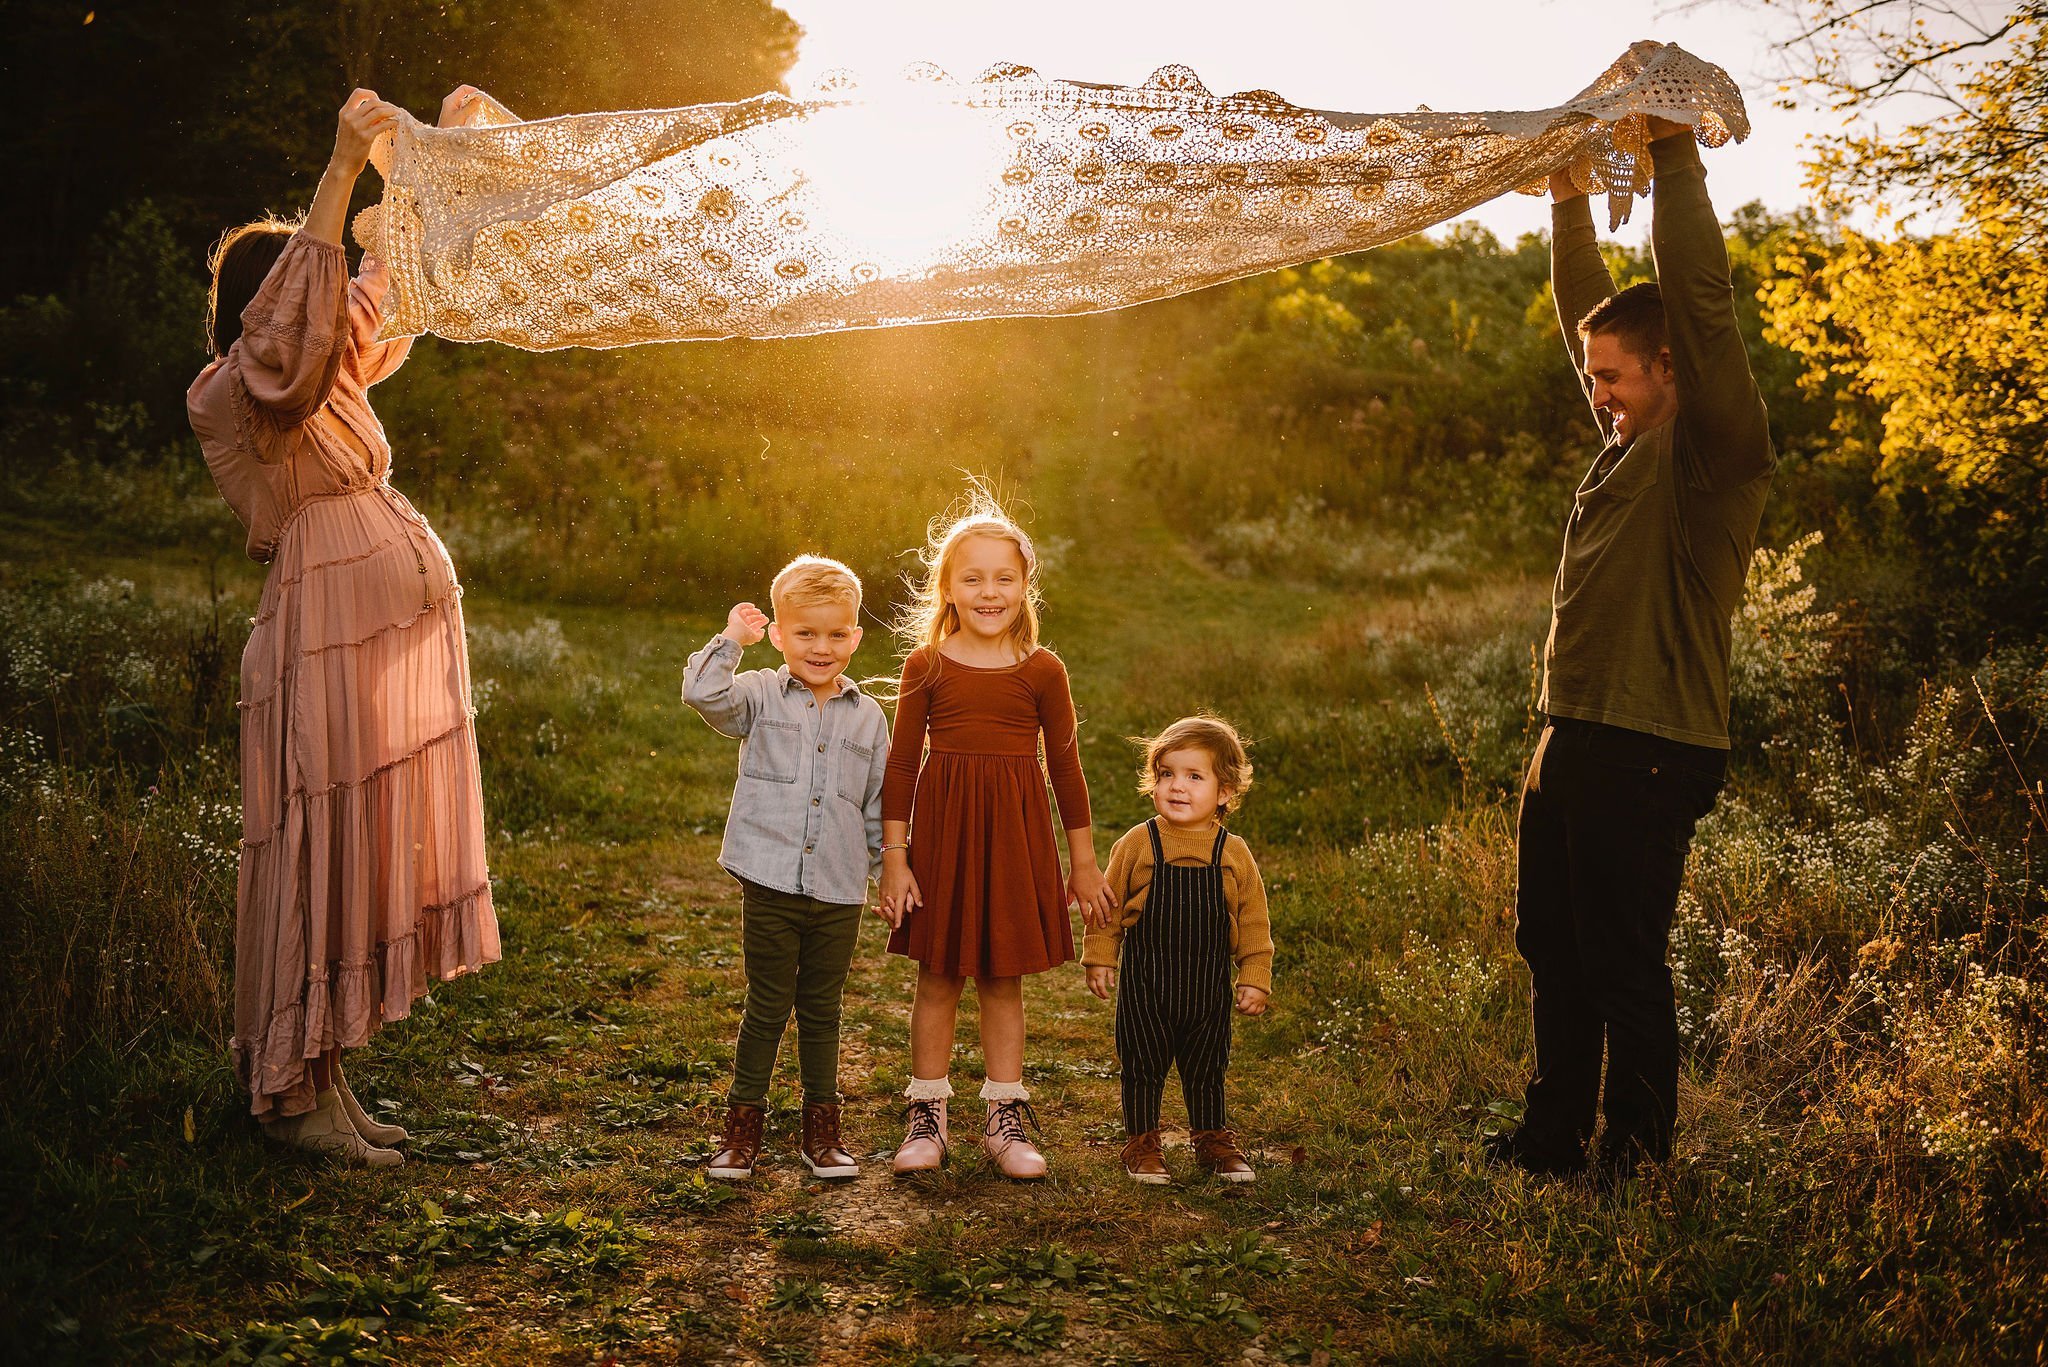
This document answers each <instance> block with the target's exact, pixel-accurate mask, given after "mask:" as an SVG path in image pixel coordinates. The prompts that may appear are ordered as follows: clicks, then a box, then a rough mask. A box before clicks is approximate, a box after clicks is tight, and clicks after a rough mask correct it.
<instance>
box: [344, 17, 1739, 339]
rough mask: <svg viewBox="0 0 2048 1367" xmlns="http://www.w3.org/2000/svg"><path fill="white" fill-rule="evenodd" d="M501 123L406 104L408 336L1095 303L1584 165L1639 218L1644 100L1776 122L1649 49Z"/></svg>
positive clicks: (1618, 205) (388, 323)
mask: <svg viewBox="0 0 2048 1367" xmlns="http://www.w3.org/2000/svg"><path fill="white" fill-rule="evenodd" d="M485 109H486V114H485V117H484V119H483V120H482V122H481V123H480V124H479V126H476V127H470V128H448V129H441V128H432V127H428V126H426V125H423V124H420V123H418V122H416V121H413V120H410V119H402V120H401V121H400V126H399V128H398V129H397V131H396V134H395V136H394V137H393V139H392V141H391V144H390V145H389V146H388V147H386V148H383V149H381V150H380V154H379V156H378V169H379V170H380V171H382V172H383V173H384V176H385V187H384V199H383V202H382V203H381V204H379V205H376V206H373V207H371V208H370V209H368V210H365V211H364V213H363V214H362V215H361V216H359V217H358V220H357V223H356V236H357V239H358V240H359V241H361V242H362V243H363V245H364V246H366V247H368V248H370V249H371V250H373V251H374V252H375V253H376V254H377V255H378V256H380V257H382V258H383V259H384V261H385V262H386V263H387V264H388V265H389V266H390V268H391V290H390V293H389V294H388V295H387V296H386V299H385V303H384V325H383V332H382V334H381V335H382V336H384V337H397V336H404V335H410V334H414V333H420V332H433V333H435V334H437V335H439V336H442V337H446V338H450V339H452V340H456V341H465V342H480V341H497V342H503V343H506V344H508V345H511V346H516V347H524V348H528V349H532V350H546V349H551V348H555V347H567V346H586V347H610V346H627V345H631V344H633V343H637V342H657V341H677V340H685V339H703V338H726V337H791V336H799V335H803V334H808V333H819V332H832V331H836V330H840V329H846V328H865V327H882V326H888V325H893V324H902V323H933V322H943V321H948V320H955V319H967V318H991V317H1007V316H1020V315H1032V316H1044V315H1052V314H1069V313H1092V312H1095V311H1098V310H1102V309H1113V308H1122V307H1124V306H1126V305H1129V304H1136V303H1141V302H1143V301H1145V300H1150V299H1160V298H1164V297H1166V296H1168V295H1174V294H1180V293H1183V292H1185V291H1188V290H1193V289H1200V288H1202V287H1203V286H1205V285H1214V284H1218V283H1220V282H1222V281H1226V280H1234V279H1237V278H1239V277H1242V276H1247V275H1252V274H1255V273H1257V272H1260V271H1268V270H1273V269H1276V268H1278V267H1282V266H1291V265H1297V264H1299V263H1301V262H1304V261H1311V260H1315V259H1316V258H1319V257H1324V256H1331V255H1335V254H1338V253H1342V252H1352V251H1358V250H1361V249H1363V248H1367V247H1374V246H1379V245H1381V244H1383V243H1386V242H1391V241H1393V240H1395V239H1396V238H1400V237H1403V236H1406V235H1408V234H1410V233H1414V232H1417V231H1419V230H1421V229H1423V228H1427V227H1429V226H1430V225H1432V224H1436V223H1441V222H1443V221H1445V220H1447V219H1450V218H1452V217H1455V216H1456V215H1458V214H1460V213H1462V212H1464V211H1465V210H1467V209H1470V208H1471V207H1473V206H1474V205H1477V204H1481V203H1484V202H1485V201H1487V200H1490V199H1493V198H1494V197H1496V196H1498V195H1500V194H1503V193H1505V192H1506V191H1509V190H1513V189H1522V190H1525V191H1527V192H1529V193H1541V192H1542V189H1543V185H1542V182H1543V181H1544V180H1545V179H1546V178H1547V177H1548V176H1549V174H1550V173H1551V172H1553V171H1555V170H1558V169H1560V168H1569V169H1570V171H1571V174H1572V175H1573V176H1574V178H1575V179H1576V181H1577V183H1578V184H1579V185H1580V186H1582V187H1584V188H1586V189H1588V190H1590V191H1594V192H1605V193H1606V194H1607V196H1608V199H1609V208H1610V217H1611V218H1612V220H1613V221H1614V223H1615V224H1617V225H1618V224H1619V223H1621V222H1622V221H1624V220H1625V219H1626V217H1627V214H1628V210H1629V205H1630V202H1631V200H1632V198H1633V197H1634V196H1636V195H1639V194H1642V193H1644V192H1645V191H1647V190H1648V188H1649V167H1648V166H1647V164H1646V163H1647V157H1646V155H1645V130H1646V127H1647V124H1646V122H1645V116H1647V115H1658V116H1661V117H1663V118H1667V119H1673V120H1677V121H1679V122H1682V123H1686V124H1689V125H1690V126H1692V128H1693V129H1694V130H1695V133H1696V136H1697V137H1698V138H1699V140H1700V141H1701V142H1703V143H1705V144H1707V145H1709V146H1718V145H1719V144H1721V143H1723V142H1726V141H1727V140H1728V139H1729V138H1730V137H1733V138H1736V139H1738V140H1739V139H1741V138H1744V137H1746V136H1748V133H1749V120H1748V115H1747V113H1746V112H1745V110H1744V108H1743V103H1742V95H1741V92H1740V91H1739V90H1738V89H1737V87H1736V85H1735V83H1734V81H1732V80H1731V79H1729V77H1728V74H1727V73H1726V72H1724V71H1723V70H1721V69H1720V68H1719V67H1716V66H1713V65H1711V64H1709V63H1707V62H1703V61H1701V60H1700V59H1698V58H1696V57H1694V56H1692V55H1691V54H1689V53H1687V52H1685V51H1683V50H1681V49H1680V48H1678V47H1676V46H1671V45H1666V44H1661V43H1648V42H1645V43H1637V44H1636V45H1635V46H1633V47H1631V48H1630V49H1629V50H1628V51H1627V52H1626V53H1624V54H1623V55H1622V57H1621V58H1620V60H1618V61H1616V62H1615V63H1614V65H1612V66H1610V67H1609V68H1608V69H1607V70H1606V71H1605V72H1603V73H1602V74H1601V75H1600V77H1599V79H1598V80H1596V81H1594V82H1593V83H1592V84H1591V85H1590V86H1588V87H1586V89H1585V90H1583V91H1581V92H1580V93H1579V94H1578V95H1577V96H1575V97H1573V98H1572V99H1571V100H1569V101H1567V102H1566V103H1564V104H1561V105H1558V106H1557V107H1556V108H1553V109H1540V110H1533V111H1526V112H1518V113H1504V112H1487V113H1470V114H1439V113H1435V112H1433V111H1431V110H1429V109H1427V108H1424V109H1418V110H1416V111H1415V112H1413V113H1409V114H1346V113H1333V112H1327V111H1323V110H1314V109H1303V108H1299V107H1297V106H1295V105H1292V104H1289V103H1288V102H1287V101H1286V100H1284V99H1282V98H1280V97H1279V96H1278V95H1275V94H1273V93H1272V92H1271V91H1266V90H1253V91H1246V92H1243V93H1241V94H1236V95H1225V96H1219V95H1212V94H1210V93H1209V91H1208V90H1206V89H1205V88H1204V87H1203V85H1202V83H1201V81H1200V80H1199V79H1197V78H1196V76H1195V73H1194V72H1192V71H1190V70H1188V69H1187V68H1186V67H1182V66H1168V67H1162V68H1160V70H1159V71H1157V72H1156V73H1154V74H1153V76H1152V78H1151V79H1150V80H1149V81H1147V82H1146V83H1145V84H1144V85H1143V86H1138V87H1125V86H1106V85H1090V84H1086V83H1083V82H1078V81H1049V80H1044V79H1042V78H1040V77H1039V76H1038V75H1037V73H1035V72H1033V71H1031V70H1030V69H1029V68H1028V67H1021V66H1000V67H995V68H992V69H991V70H989V71H988V72H985V73H984V74H983V75H982V76H981V77H980V78H979V79H978V80H974V81H966V82H961V81H954V80H952V79H951V78H949V77H947V76H946V75H945V73H943V72H941V71H939V70H937V69H936V68H932V67H919V68H912V69H911V70H910V71H908V72H906V73H904V75H903V77H902V78H901V79H899V80H895V81H890V82H885V83H883V84H881V85H879V86H878V85H868V86H860V85H857V84H856V83H855V82H854V81H853V79H852V78H851V77H849V76H846V75H844V74H842V73H835V74H834V75H832V76H828V77H827V78H826V79H825V80H824V81H823V82H821V83H820V86H819V88H818V89H817V90H816V91H815V92H813V93H812V94H810V95H808V96H805V97H801V98H790V97H786V96H782V95H773V94H771V95H762V96H759V97H757V98H755V99H751V100H743V101H740V102H738V103H734V104H709V105H697V106H692V107H690V108H685V109H661V110H646V111H638V112H628V113H608V114H576V115H567V116H563V117H560V118H552V119H538V120H535V121H533V122H530V123H527V122H521V121H520V120H518V119H517V118H515V117H514V116H513V115H512V114H511V113H510V112H509V111H507V110H506V109H505V108H504V107H503V106H501V105H498V104H496V103H495V102H494V101H489V100H486V101H485Z"/></svg>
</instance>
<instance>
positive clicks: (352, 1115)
mask: <svg viewBox="0 0 2048 1367" xmlns="http://www.w3.org/2000/svg"><path fill="white" fill-rule="evenodd" d="M334 1090H335V1091H337V1092H340V1093H341V1109H342V1110H344V1111H346V1112H348V1123H349V1124H351V1125H353V1126H355V1130H356V1133H357V1134H359V1135H361V1136H362V1137H363V1138H365V1139H367V1140H369V1141H370V1142H371V1143H372V1144H376V1145H380V1146H381V1147H383V1148H387V1149H388V1148H392V1147H394V1146H396V1145H399V1144H403V1143H404V1142H405V1141H406V1140H407V1139H409V1138H411V1136H410V1135H408V1134H407V1133H406V1132H405V1126H403V1125H386V1124H383V1123H381V1122H379V1121H375V1120H372V1119H370V1114H369V1112H368V1111H365V1110H364V1109H363V1103H362V1102H360V1101H357V1100H356V1094H355V1092H354V1091H353V1090H351V1089H350V1087H349V1085H348V1079H347V1078H346V1077H343V1076H342V1073H341V1060H340V1059H336V1060H335V1061H334Z"/></svg>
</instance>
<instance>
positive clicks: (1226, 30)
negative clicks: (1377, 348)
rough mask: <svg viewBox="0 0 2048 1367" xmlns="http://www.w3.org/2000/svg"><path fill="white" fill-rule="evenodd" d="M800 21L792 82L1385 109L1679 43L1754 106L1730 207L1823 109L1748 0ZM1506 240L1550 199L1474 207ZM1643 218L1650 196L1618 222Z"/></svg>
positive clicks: (1005, 10) (1134, 7)
mask: <svg viewBox="0 0 2048 1367" xmlns="http://www.w3.org/2000/svg"><path fill="white" fill-rule="evenodd" d="M778 3H779V5H780V6H781V8H782V9H783V10H784V11H785V12H786V13H788V14H789V15H790V17H791V18H793V19H795V20H796V21H797V22H798V23H799V24H801V25H803V27H804V33H805V36H804V40H803V45H802V47H801V49H800V50H799V52H798V55H797V65H796V69H795V70H794V71H793V72H792V73H791V75H790V90H791V92H792V93H800V92H802V91H803V90H805V89H807V88H808V87H809V85H810V84H811V82H813V81H815V80H816V79H817V78H818V76H819V75H821V74H822V73H824V72H826V71H829V70H831V69H832V68H834V67H847V68H850V69H852V70H853V71H855V72H859V73H864V74H870V75H878V74H885V73H892V72H895V71H898V70H900V69H901V68H902V67H904V66H905V65H907V64H908V63H910V62H914V61H927V62H933V63H936V64H937V65H939V66H941V67H943V68H945V69H946V70H947V71H948V72H950V73H952V74H953V75H954V76H956V77H959V78H961V79H972V78H973V77H975V76H977V75H979V74H980V73H981V72H982V71H983V70H984V69H986V68H987V67H989V66H990V65H992V64H993V63H996V62H999V61H1010V62H1022V63H1023V64H1025V65H1026V66H1029V67H1033V68H1035V69H1036V70H1037V71H1038V73H1039V74H1040V75H1042V76H1046V77H1048V78H1059V77H1065V78H1069V79H1073V80H1086V81H1104V82H1110V83H1114V84H1118V85H1136V84H1139V83H1141V82H1143V81H1144V79H1145V78H1146V77H1147V76H1149V75H1150V74H1151V73H1152V71H1153V70H1154V69H1155V68H1157V67H1160V66H1164V65H1166V64H1167V63H1169V62H1180V63H1183V64H1185V65H1187V66H1190V67H1192V68H1194V70H1195V72H1196V73H1197V74H1198V75H1200V76H1201V78H1202V81H1203V83H1204V84H1206V85H1207V86H1208V87H1209V88H1210V89H1211V90H1214V91H1218V92H1228V91H1233V90H1252V89H1259V88H1264V89H1268V90H1275V91H1278V92H1279V93H1280V94H1281V95H1282V96H1284V97H1286V98H1287V99H1289V100H1292V101H1293V102H1294V103H1296V104H1299V105H1306V106H1309V107H1311V108H1316V109H1336V110H1347V111H1351V112H1356V113H1394V112H1398V111H1402V110H1408V109H1413V108H1414V107H1415V106H1416V105H1418V104H1427V105H1429V106H1430V107H1431V108H1433V109H1437V110H1441V111H1453V110H1467V109H1544V108H1548V107H1549V106H1551V105H1554V104H1561V103H1563V102H1564V101H1565V100H1567V99H1569V98H1571V96H1573V95H1575V94H1577V93H1578V92H1579V91H1580V90H1581V89H1583V88H1584V87H1585V86H1586V84H1587V83H1588V82H1590V81H1591V80H1592V79H1593V78H1594V77H1595V76H1597V75H1599V74H1600V73H1601V72H1602V71H1603V70H1605V69H1606V67H1607V65H1608V63H1610V62H1612V61H1613V60H1614V59H1615V58H1616V57H1618V56H1620V55H1621V53H1622V51H1623V50H1624V49H1626V48H1627V47H1628V45H1629V44H1630V43H1632V42H1634V41H1636V40H1637V39H1641V38H1655V39H1658V40H1659V41H1662V42H1672V43H1677V44H1679V45H1680V46H1681V47H1683V48H1685V49H1686V50H1687V51H1689V52H1691V53H1693V54H1694V55H1695V56H1699V57H1704V58H1705V59H1707V60H1708V61H1710V62H1715V63H1718V64H1719V65H1720V66H1722V67H1724V68H1726V69H1727V71H1728V73H1729V74H1730V75H1732V76H1733V77H1734V78H1735V79H1736V81H1737V82H1738V83H1739V84H1740V85H1741V86H1742V90H1743V96H1744V98H1745V100H1746V101H1747V102H1748V105H1749V117H1750V123H1751V131H1750V136H1749V139H1748V141H1746V142H1743V143H1740V144H1731V145H1729V146H1728V147H1725V148H1722V149H1720V150H1718V151H1713V152H1709V153H1708V154H1707V155H1708V162H1707V167H1708V173H1709V183H1710V184H1711V186H1712V188H1713V193H1714V203H1715V205H1716V207H1718V208H1719V209H1720V210H1721V211H1722V212H1723V213H1726V212H1727V211H1728V210H1731V209H1734V208H1735V207H1737V206H1738V205H1741V204H1744V203H1747V202H1748V201H1750V200H1753V199H1761V200H1763V201H1764V203H1766V204H1768V205H1770V206H1771V207H1773V208H1778V209H1789V208H1793V207H1795V206H1798V205H1800V204H1804V203H1806V201H1807V196H1806V194H1805V192H1804V191H1803V190H1802V189H1801V186H1800V174H1801V173H1800V166H1799V163H1800V161H1801V159H1802V154H1801V151H1800V142H1801V139H1802V138H1803V137H1804V136H1805V135H1806V134H1807V133H1809V132H1811V131H1814V130H1817V129H1821V128H1824V127H1826V126H1827V125H1826V123H1825V122H1824V121H1825V120H1826V119H1827V118H1828V117H1829V116H1825V115H1820V114H1816V113H1813V112H1812V111H1809V110H1800V111H1798V112H1790V113H1788V112H1786V111H1783V110H1779V109H1776V108H1774V107H1773V101H1774V100H1775V99H1776V98H1778V93H1777V86H1778V76H1779V73H1780V71H1781V70H1782V68H1781V66H1780V62H1781V59H1780V57H1779V55H1778V54H1777V53H1776V52H1775V51H1773V50H1772V48H1771V39H1772V37H1773V36H1774V35H1775V34H1777V33H1779V32H1781V31H1782V26H1783V25H1784V24H1785V23H1786V19H1785V17H1784V16H1783V14H1782V11H1777V10H1767V9H1762V8H1759V7H1757V6H1755V5H1754V4H1752V3H1747V2H1746V0H1713V2H1712V3H1708V4H1702V5H1696V6H1692V7H1688V8H1685V9H1680V8H1679V7H1678V6H1677V5H1676V4H1674V3H1657V2H1656V0H1458V3H1456V4H1444V3H1441V0H1436V2H1434V3H1433V2H1432V0H1408V3H1400V4H1388V3H1382V2H1381V0H1258V3H1254V4H1241V3H1232V4H1222V3H1218V0H1028V2H1027V3H1016V0H1006V2H1005V3H994V2H993V0H778ZM1471 217H1474V218H1477V219H1479V220H1480V221H1481V222H1482V223H1484V224H1486V226H1487V227H1489V228H1491V229H1492V230H1493V231H1494V232H1495V233H1496V234H1498V235H1499V236H1500V237H1501V238H1502V239H1503V240H1504V241H1512V240H1514V238H1515V237H1516V236H1517V235H1518V234H1521V233H1523V232H1529V231H1533V230H1536V229H1539V228H1544V227H1547V226H1548V225H1549V222H1550V218H1549V211H1548V209H1547V208H1546V207H1545V202H1544V201H1543V200H1540V199H1536V198H1533V197H1530V196H1525V195H1508V196H1505V197H1504V198H1502V199H1499V200H1496V201H1494V202H1493V203H1491V204H1488V205H1484V206H1482V207H1481V208H1480V209H1478V210H1476V211H1474V213H1473V214H1472V215H1471ZM1648 231H1649V214H1648V212H1647V211H1646V210H1644V211H1639V212H1638V213H1637V214H1636V217H1635V221H1634V222H1632V223H1631V224H1630V225H1629V226H1628V227H1626V228H1624V229H1622V232H1621V234H1620V235H1621V237H1622V238H1623V239H1624V240H1630V241H1640V240H1642V239H1643V237H1644V235H1645V234H1647V232H1648Z"/></svg>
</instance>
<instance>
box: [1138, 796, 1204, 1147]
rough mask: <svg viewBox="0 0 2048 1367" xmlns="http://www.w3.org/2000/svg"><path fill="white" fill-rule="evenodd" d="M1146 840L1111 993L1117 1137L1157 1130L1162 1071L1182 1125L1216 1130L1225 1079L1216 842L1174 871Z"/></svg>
mask: <svg viewBox="0 0 2048 1367" xmlns="http://www.w3.org/2000/svg"><path fill="white" fill-rule="evenodd" d="M1145 830H1146V833H1147V834H1148V835H1150V836H1151V837H1152V886H1151V890H1150V891H1149V892H1148V893H1147V894H1146V897H1145V910H1144V912H1143V913H1142V914H1141V915H1140V916H1139V917H1138V921H1137V924H1136V925H1134V926H1132V927H1131V928H1130V929H1129V930H1128V931H1126V932H1124V944H1123V965H1122V968H1121V970H1120V981H1119V982H1118V984H1117V994H1116V1055H1117V1061H1118V1063H1119V1064H1120V1065H1121V1067H1122V1070H1123V1102H1124V1131H1125V1133H1127V1134H1144V1133H1145V1132H1146V1131H1148V1130H1156V1129H1158V1128H1159V1099H1160V1096H1161V1094H1162V1093H1164V1092H1165V1090H1166V1070H1167V1069H1168V1068H1169V1067H1178V1068H1179V1069H1180V1086H1181V1095H1182V1096H1184V1097H1185V1098H1186V1099H1187V1105H1188V1126H1189V1128H1190V1129H1195V1130H1220V1129H1222V1128H1223V1125H1224V1119H1223V1072H1224V1069H1225V1068H1227V1067H1228V1066H1229V1064H1230V1009H1231V1004H1232V1003H1231V999H1232V990H1231V960H1230V910H1229V908H1228V906H1226V905H1225V903H1224V900H1223V842H1224V840H1225V838H1226V837H1227V836H1228V835H1229V832H1227V831H1224V830H1222V829H1220V828H1219V829H1218V830H1217V832H1216V846H1215V848H1214V849H1213V850H1211V851H1210V852H1209V862H1208V863H1206V864H1183V865H1173V864H1169V863H1167V862H1166V853H1165V851H1163V850H1162V849H1161V848H1160V846H1159V822H1158V819H1157V818H1156V817H1155V818H1154V819H1153V820H1151V821H1148V822H1146V823H1145Z"/></svg>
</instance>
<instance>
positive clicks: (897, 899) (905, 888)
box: [875, 821, 924, 930]
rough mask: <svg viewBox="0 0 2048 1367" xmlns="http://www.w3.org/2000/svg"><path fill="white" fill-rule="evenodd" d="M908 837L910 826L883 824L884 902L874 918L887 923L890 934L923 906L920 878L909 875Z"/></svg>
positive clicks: (882, 899)
mask: <svg viewBox="0 0 2048 1367" xmlns="http://www.w3.org/2000/svg"><path fill="white" fill-rule="evenodd" d="M909 835H910V825H909V823H908V822H898V821H885V822H883V823H882V888H881V900H880V901H879V902H877V903H876V905H875V915H877V916H879V917H881V918H882V919H883V920H884V921H886V922H888V923H889V929H891V930H894V929H896V928H897V927H898V926H900V925H902V924H903V918H904V917H906V916H908V915H910V913H911V912H913V911H915V910H917V908H919V907H920V906H923V905H924V894H923V893H922V892H921V891H919V890H918V886H917V875H916V874H914V873H912V872H911V871H910V848H909V846H908V844H907V843H906V841H907V840H908V838H909Z"/></svg>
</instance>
